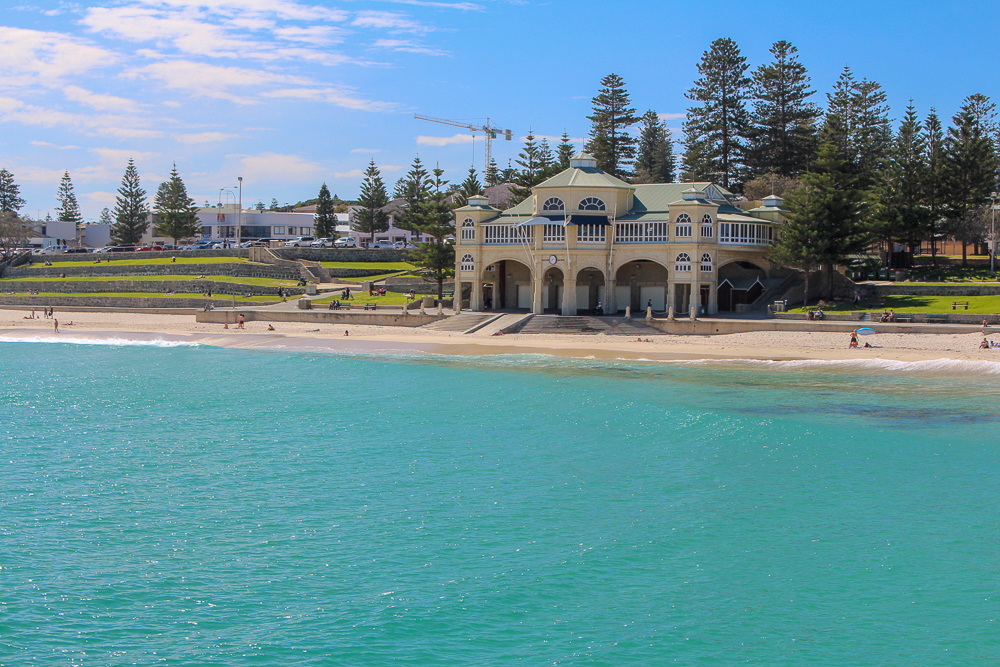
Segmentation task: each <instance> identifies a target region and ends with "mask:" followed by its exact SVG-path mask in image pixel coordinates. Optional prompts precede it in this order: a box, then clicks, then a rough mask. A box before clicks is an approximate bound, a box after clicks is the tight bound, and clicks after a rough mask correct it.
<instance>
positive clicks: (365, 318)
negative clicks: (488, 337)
mask: <svg viewBox="0 0 1000 667" xmlns="http://www.w3.org/2000/svg"><path fill="white" fill-rule="evenodd" d="M240 313H242V314H243V315H244V317H245V319H246V320H247V321H248V322H249V321H257V322H315V323H317V324H320V323H322V324H332V325H344V324H374V325H379V326H388V327H420V326H423V325H425V324H430V323H431V322H435V321H437V320H439V319H442V318H441V317H438V316H437V315H403V314H402V312H395V313H394V312H380V311H374V312H372V311H363V310H362V311H341V310H300V311H283V310H258V311H254V310H245V309H242V308H237V309H236V310H232V309H229V310H225V311H221V310H213V311H210V312H207V313H206V312H198V313H197V314H196V315H195V321H196V322H210V323H215V324H223V323H229V324H233V323H235V322H236V318H237V316H239V314H240Z"/></svg>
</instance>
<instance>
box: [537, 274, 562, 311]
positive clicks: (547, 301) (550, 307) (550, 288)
mask: <svg viewBox="0 0 1000 667" xmlns="http://www.w3.org/2000/svg"><path fill="white" fill-rule="evenodd" d="M562 303H563V272H562V270H561V269H557V268H556V267H551V268H550V269H548V270H547V271H546V272H545V273H544V275H543V276H542V310H543V312H559V313H561V312H562Z"/></svg>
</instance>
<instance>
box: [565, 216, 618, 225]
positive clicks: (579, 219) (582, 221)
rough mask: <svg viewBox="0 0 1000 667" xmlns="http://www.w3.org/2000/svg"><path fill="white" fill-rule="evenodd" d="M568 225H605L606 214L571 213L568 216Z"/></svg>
mask: <svg viewBox="0 0 1000 667" xmlns="http://www.w3.org/2000/svg"><path fill="white" fill-rule="evenodd" d="M567 224H570V225H607V224H609V223H608V216H606V215H571V216H570V217H569V222H568V223H567Z"/></svg>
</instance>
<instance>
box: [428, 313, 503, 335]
mask: <svg viewBox="0 0 1000 667" xmlns="http://www.w3.org/2000/svg"><path fill="white" fill-rule="evenodd" d="M491 317H496V313H459V314H458V315H452V316H451V317H446V318H444V319H441V320H438V321H436V322H431V323H430V324H425V325H424V326H422V327H421V328H422V329H430V330H431V331H457V332H459V333H461V332H463V331H468V330H469V329H471V328H472V327H474V326H476V325H477V324H482V323H483V322H485V321H486V320H488V319H490V318H491Z"/></svg>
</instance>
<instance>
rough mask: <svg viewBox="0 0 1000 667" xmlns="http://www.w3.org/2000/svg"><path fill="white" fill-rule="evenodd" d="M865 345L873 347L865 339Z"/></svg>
mask: <svg viewBox="0 0 1000 667" xmlns="http://www.w3.org/2000/svg"><path fill="white" fill-rule="evenodd" d="M865 347H873V346H872V344H871V343H869V342H868V341H865Z"/></svg>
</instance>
